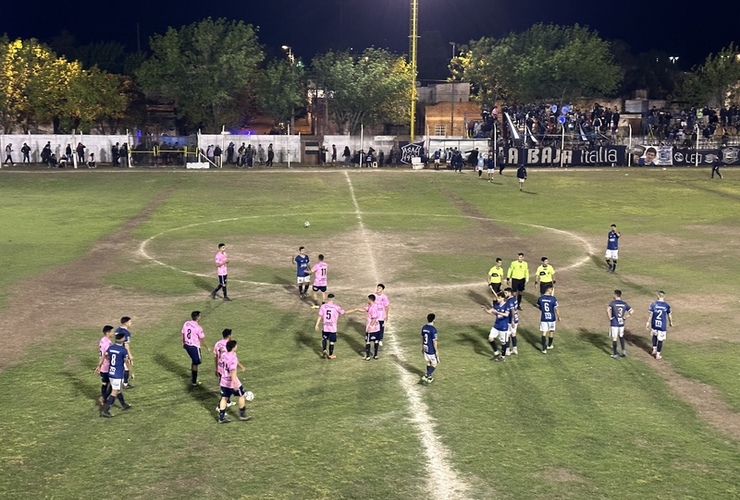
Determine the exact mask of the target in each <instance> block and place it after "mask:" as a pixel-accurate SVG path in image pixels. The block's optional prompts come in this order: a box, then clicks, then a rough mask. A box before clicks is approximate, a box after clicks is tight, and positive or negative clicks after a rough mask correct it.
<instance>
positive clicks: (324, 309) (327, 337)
mask: <svg viewBox="0 0 740 500" xmlns="http://www.w3.org/2000/svg"><path fill="white" fill-rule="evenodd" d="M320 258H321V256H319V259H320ZM344 312H345V311H344V309H342V308H341V307H340V306H339V305H337V304H335V303H334V294H333V293H330V294H329V295H328V297H327V301H326V302H324V303H323V304H321V307H320V308H319V317H318V318H316V326H315V327H314V329H315V330H316V331H317V332H318V331H319V323H321V322H322V321H323V323H324V325H323V326H322V327H321V357H323V358H329V359H336V356H335V355H334V344H335V343H336V342H337V321H338V320H339V316H341V315H342V314H344ZM327 342H328V343H329V351H328V352H327V350H326V343H327Z"/></svg>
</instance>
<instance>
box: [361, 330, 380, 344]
mask: <svg viewBox="0 0 740 500" xmlns="http://www.w3.org/2000/svg"><path fill="white" fill-rule="evenodd" d="M379 340H380V332H372V333H365V343H366V344H369V343H371V342H378V341H379Z"/></svg>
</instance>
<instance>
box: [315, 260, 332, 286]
mask: <svg viewBox="0 0 740 500" xmlns="http://www.w3.org/2000/svg"><path fill="white" fill-rule="evenodd" d="M327 267H328V266H327V265H326V262H324V261H321V262H318V263H317V264H314V266H313V267H312V268H311V270H312V271H313V286H326V278H327V274H326V273H327Z"/></svg>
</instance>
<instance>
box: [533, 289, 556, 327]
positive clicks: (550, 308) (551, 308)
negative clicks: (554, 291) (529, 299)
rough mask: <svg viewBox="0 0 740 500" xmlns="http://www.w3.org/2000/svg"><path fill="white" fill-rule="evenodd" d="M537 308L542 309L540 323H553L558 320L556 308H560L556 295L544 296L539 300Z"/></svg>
mask: <svg viewBox="0 0 740 500" xmlns="http://www.w3.org/2000/svg"><path fill="white" fill-rule="evenodd" d="M537 307H539V308H540V321H542V322H544V323H551V322H553V321H555V320H556V319H557V316H556V315H555V308H556V307H558V299H556V298H555V296H554V295H548V294H545V295H542V296H540V298H539V299H537Z"/></svg>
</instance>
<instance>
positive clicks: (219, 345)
mask: <svg viewBox="0 0 740 500" xmlns="http://www.w3.org/2000/svg"><path fill="white" fill-rule="evenodd" d="M226 342H228V340H226V339H221V340H219V341H218V342H216V345H214V346H213V355H214V356H215V357H216V363H217V364H216V370H218V373H219V375H220V374H221V356H223V355H224V353H225V352H226Z"/></svg>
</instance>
